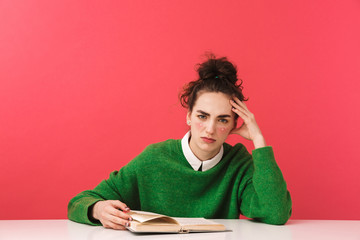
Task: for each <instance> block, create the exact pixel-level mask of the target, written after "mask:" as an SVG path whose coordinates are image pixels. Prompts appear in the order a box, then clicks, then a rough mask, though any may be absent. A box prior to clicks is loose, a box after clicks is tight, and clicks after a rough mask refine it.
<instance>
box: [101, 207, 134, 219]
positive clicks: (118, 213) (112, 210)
mask: <svg viewBox="0 0 360 240" xmlns="http://www.w3.org/2000/svg"><path fill="white" fill-rule="evenodd" d="M107 211H108V213H109V214H111V215H113V216H116V217H119V218H122V219H125V220H130V221H132V217H131V216H130V215H128V214H126V213H124V212H122V211H120V210H119V209H116V208H113V207H112V208H109V209H107Z"/></svg>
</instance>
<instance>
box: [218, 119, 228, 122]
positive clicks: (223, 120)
mask: <svg viewBox="0 0 360 240" xmlns="http://www.w3.org/2000/svg"><path fill="white" fill-rule="evenodd" d="M219 121H220V122H221V123H228V122H229V121H228V120H227V119H220V120H219Z"/></svg>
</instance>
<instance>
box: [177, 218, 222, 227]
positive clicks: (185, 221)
mask: <svg viewBox="0 0 360 240" xmlns="http://www.w3.org/2000/svg"><path fill="white" fill-rule="evenodd" d="M174 219H175V220H176V221H177V222H178V223H179V224H180V225H182V226H186V225H192V226H194V225H218V223H216V222H214V221H210V220H208V219H205V218H174Z"/></svg>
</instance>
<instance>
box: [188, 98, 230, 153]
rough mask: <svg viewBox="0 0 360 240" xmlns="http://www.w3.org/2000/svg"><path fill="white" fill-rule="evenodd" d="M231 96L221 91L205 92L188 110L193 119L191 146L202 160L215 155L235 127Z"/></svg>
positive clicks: (190, 118)
mask: <svg viewBox="0 0 360 240" xmlns="http://www.w3.org/2000/svg"><path fill="white" fill-rule="evenodd" d="M229 100H230V96H228V95H226V94H224V93H220V92H204V93H199V96H198V98H197V100H196V102H195V104H194V106H193V110H192V112H188V114H187V120H188V121H191V124H190V126H191V138H190V148H191V150H192V151H193V152H194V154H195V155H196V156H197V157H198V158H199V159H200V160H208V159H211V158H212V157H214V156H215V155H216V154H217V153H218V152H219V150H220V147H221V146H222V144H223V143H224V142H225V140H226V138H227V136H228V135H229V133H230V132H231V130H232V129H233V128H234V127H235V120H234V119H235V113H234V112H233V111H232V110H231V108H232V106H231V105H230V102H229Z"/></svg>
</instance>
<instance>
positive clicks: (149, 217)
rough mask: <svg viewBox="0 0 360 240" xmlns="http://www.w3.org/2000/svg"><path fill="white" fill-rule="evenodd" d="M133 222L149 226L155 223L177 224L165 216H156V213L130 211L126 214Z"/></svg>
mask: <svg viewBox="0 0 360 240" xmlns="http://www.w3.org/2000/svg"><path fill="white" fill-rule="evenodd" d="M128 214H129V215H130V216H131V217H132V218H133V219H134V220H136V221H138V222H140V223H145V222H148V223H149V224H150V223H152V224H156V223H164V222H168V223H172V224H174V223H175V224H177V222H176V221H175V220H174V219H172V218H170V217H168V216H165V215H160V214H156V213H152V212H144V211H130V212H129V213H128Z"/></svg>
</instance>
